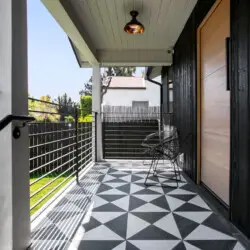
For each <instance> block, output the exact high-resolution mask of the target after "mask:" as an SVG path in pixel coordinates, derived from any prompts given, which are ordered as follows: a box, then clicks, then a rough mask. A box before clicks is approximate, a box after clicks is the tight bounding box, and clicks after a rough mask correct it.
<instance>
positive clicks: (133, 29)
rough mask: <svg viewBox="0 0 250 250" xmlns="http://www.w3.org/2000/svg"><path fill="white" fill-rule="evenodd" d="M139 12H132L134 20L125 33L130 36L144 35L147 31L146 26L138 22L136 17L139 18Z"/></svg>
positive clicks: (127, 25)
mask: <svg viewBox="0 0 250 250" xmlns="http://www.w3.org/2000/svg"><path fill="white" fill-rule="evenodd" d="M138 14H139V13H138V11H136V10H132V11H131V12H130V15H131V16H132V20H131V21H130V22H128V23H127V24H126V25H125V27H124V31H125V32H127V33H128V34H142V33H143V32H144V30H145V28H144V26H143V25H142V24H141V23H140V22H138V21H137V19H136V17H137V16H138Z"/></svg>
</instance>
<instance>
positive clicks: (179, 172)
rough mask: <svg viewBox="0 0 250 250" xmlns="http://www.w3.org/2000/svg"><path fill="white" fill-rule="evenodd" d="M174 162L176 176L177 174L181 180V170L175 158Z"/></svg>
mask: <svg viewBox="0 0 250 250" xmlns="http://www.w3.org/2000/svg"><path fill="white" fill-rule="evenodd" d="M175 164H176V167H177V173H178V176H179V181H181V171H180V168H179V164H178V160H177V159H176V160H175Z"/></svg>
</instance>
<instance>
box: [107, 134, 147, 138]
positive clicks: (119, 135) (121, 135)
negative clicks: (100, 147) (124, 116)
mask: <svg viewBox="0 0 250 250" xmlns="http://www.w3.org/2000/svg"><path fill="white" fill-rule="evenodd" d="M147 135H148V134H146V135H138V134H137V135H135V134H109V135H107V134H104V136H105V137H115V138H119V137H124V136H126V137H130V136H132V137H134V136H137V137H139V136H140V137H143V138H145V137H146V136H147Z"/></svg>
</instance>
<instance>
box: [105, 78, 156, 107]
mask: <svg viewBox="0 0 250 250" xmlns="http://www.w3.org/2000/svg"><path fill="white" fill-rule="evenodd" d="M157 80H159V79H157ZM145 83H146V89H108V91H107V93H106V94H105V95H104V97H103V102H102V104H103V105H110V106H132V101H149V106H160V88H159V86H158V85H156V84H153V83H151V82H149V81H146V82H145Z"/></svg>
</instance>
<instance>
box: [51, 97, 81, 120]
mask: <svg viewBox="0 0 250 250" xmlns="http://www.w3.org/2000/svg"><path fill="white" fill-rule="evenodd" d="M55 101H56V102H57V103H58V105H59V106H58V113H59V114H60V115H61V118H60V120H61V121H64V120H65V117H66V116H69V115H71V116H74V114H75V107H76V106H78V104H77V103H75V102H74V101H72V99H71V97H69V96H68V95H67V94H66V93H65V94H63V95H62V96H58V97H57V99H56V100H55Z"/></svg>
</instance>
